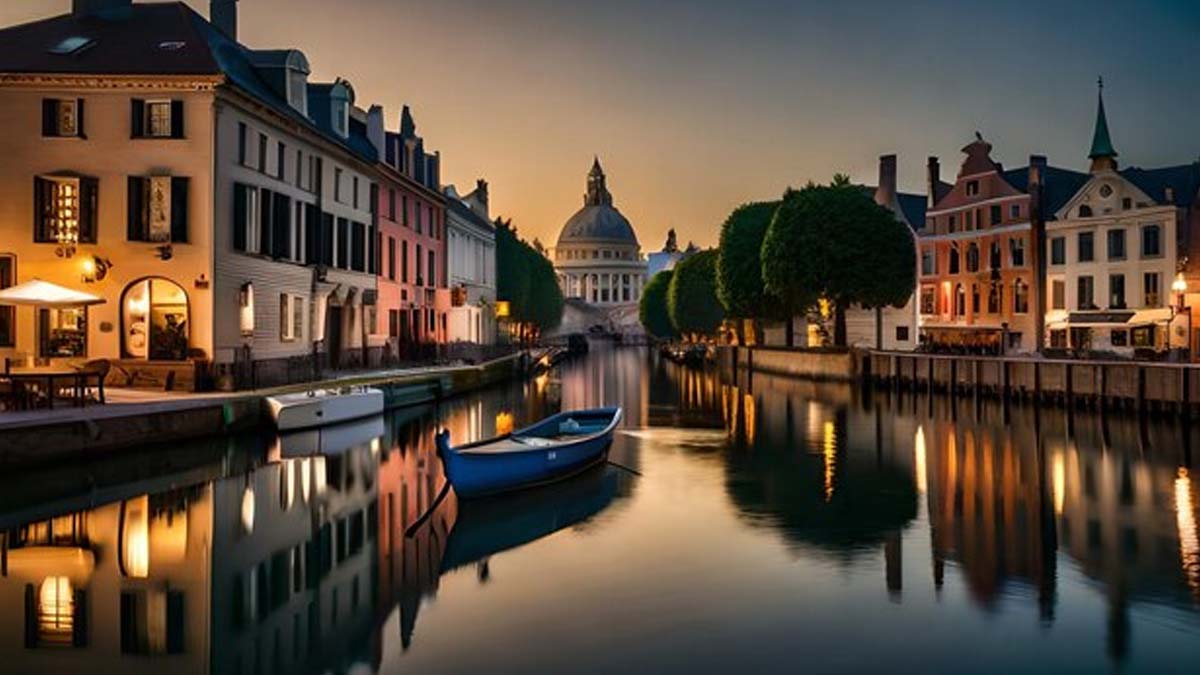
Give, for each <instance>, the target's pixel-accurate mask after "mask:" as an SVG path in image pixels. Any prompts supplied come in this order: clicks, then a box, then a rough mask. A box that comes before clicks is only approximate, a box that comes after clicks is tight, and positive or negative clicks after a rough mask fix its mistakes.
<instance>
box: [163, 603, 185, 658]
mask: <svg viewBox="0 0 1200 675" xmlns="http://www.w3.org/2000/svg"><path fill="white" fill-rule="evenodd" d="M183 597H184V596H183V591H167V653H168V654H182V653H183V647H184V640H183V637H184V634H183V630H184V625H185V623H184V617H185V616H186V614H184V609H185V606H184V603H183Z"/></svg>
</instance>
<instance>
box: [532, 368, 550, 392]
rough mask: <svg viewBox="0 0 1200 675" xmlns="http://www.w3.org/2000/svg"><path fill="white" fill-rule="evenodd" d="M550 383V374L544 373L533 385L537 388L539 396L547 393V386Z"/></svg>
mask: <svg viewBox="0 0 1200 675" xmlns="http://www.w3.org/2000/svg"><path fill="white" fill-rule="evenodd" d="M549 383H550V373H542V374H541V375H538V376H537V377H535V378H533V384H534V386H535V387H536V388H537V393H539V394H544V393H545V392H546V385H547V384H549Z"/></svg>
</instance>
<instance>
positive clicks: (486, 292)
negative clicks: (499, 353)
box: [445, 179, 496, 344]
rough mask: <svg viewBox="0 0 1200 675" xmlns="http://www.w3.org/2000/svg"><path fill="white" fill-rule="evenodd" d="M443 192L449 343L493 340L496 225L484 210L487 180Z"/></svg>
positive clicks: (486, 196)
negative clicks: (469, 188)
mask: <svg viewBox="0 0 1200 675" xmlns="http://www.w3.org/2000/svg"><path fill="white" fill-rule="evenodd" d="M445 195H446V205H447V208H446V259H447V263H448V269H449V272H450V305H451V306H450V332H449V335H448V336H447V338H448V339H449V340H450V341H451V342H473V343H476V344H492V343H494V342H495V341H496V309H495V307H496V226H495V224H494V223H493V222H492V220H491V215H490V213H489V212H488V184H487V181H485V180H482V179H481V180H479V181H477V182H476V184H475V189H474V190H472V191H471V192H469V193H468V194H466V195H462V196H460V195H459V194H458V192H457V191H456V190H455V188H454V186H453V185H449V186H447V187H446V189H445Z"/></svg>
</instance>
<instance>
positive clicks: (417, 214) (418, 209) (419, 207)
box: [413, 204, 422, 234]
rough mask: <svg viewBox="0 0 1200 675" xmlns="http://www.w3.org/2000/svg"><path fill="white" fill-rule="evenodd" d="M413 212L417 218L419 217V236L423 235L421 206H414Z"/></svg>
mask: <svg viewBox="0 0 1200 675" xmlns="http://www.w3.org/2000/svg"><path fill="white" fill-rule="evenodd" d="M413 211H414V212H415V213H416V216H417V234H421V230H422V228H421V213H422V210H421V205H420V204H414V205H413Z"/></svg>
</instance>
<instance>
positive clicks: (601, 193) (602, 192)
mask: <svg viewBox="0 0 1200 675" xmlns="http://www.w3.org/2000/svg"><path fill="white" fill-rule="evenodd" d="M583 205H584V206H612V195H611V194H610V193H609V192H608V185H607V179H606V178H605V176H604V169H602V168H600V158H599V157H595V158H593V160H592V170H591V171H589V172H588V179H587V194H585V195H584V196H583Z"/></svg>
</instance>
